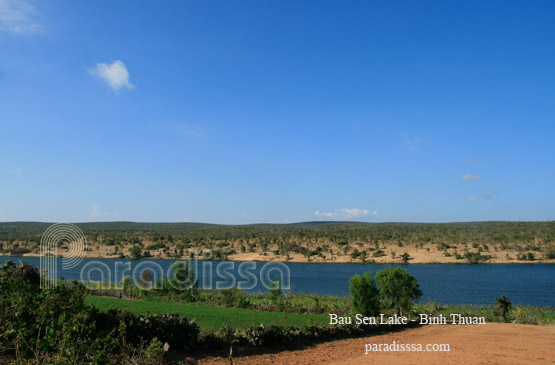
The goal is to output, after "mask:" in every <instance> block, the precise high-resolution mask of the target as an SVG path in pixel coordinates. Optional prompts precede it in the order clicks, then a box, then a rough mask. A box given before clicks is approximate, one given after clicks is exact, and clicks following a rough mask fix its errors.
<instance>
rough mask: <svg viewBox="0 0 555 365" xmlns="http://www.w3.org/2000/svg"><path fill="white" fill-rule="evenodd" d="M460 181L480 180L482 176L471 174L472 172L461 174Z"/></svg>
mask: <svg viewBox="0 0 555 365" xmlns="http://www.w3.org/2000/svg"><path fill="white" fill-rule="evenodd" d="M461 180H462V181H476V180H482V177H481V176H480V175H472V174H466V175H463V176H462V177H461Z"/></svg>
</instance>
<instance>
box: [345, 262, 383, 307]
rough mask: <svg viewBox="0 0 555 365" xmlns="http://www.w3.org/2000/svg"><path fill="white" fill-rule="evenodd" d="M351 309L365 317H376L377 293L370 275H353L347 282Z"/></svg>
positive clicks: (367, 273)
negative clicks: (351, 304)
mask: <svg viewBox="0 0 555 365" xmlns="http://www.w3.org/2000/svg"><path fill="white" fill-rule="evenodd" d="M349 284H350V286H349V291H350V292H351V300H352V303H353V309H354V310H355V311H356V312H357V313H360V314H363V315H366V316H376V315H377V314H378V311H379V302H380V300H379V296H378V294H379V292H378V288H376V282H375V281H374V278H372V273H370V272H365V273H364V274H363V276H360V275H358V274H357V275H355V276H353V277H352V278H351V279H350V280H349Z"/></svg>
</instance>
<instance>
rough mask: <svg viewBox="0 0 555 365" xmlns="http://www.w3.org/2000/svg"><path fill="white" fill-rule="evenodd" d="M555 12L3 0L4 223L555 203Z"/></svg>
mask: <svg viewBox="0 0 555 365" xmlns="http://www.w3.org/2000/svg"><path fill="white" fill-rule="evenodd" d="M554 19H555V2H553V1H326V0H318V1H302V0H301V1H300V0H295V1H286V0H280V1H260V0H252V1H240V0H238V1H211V0H206V1H164V2H158V1H84V0H80V1H59V0H53V1H30V0H20V1H13V0H0V138H1V139H0V221H47V222H85V221H121V220H128V221H141V222H166V221H167V222H184V221H186V222H209V223H222V224H247V223H290V222H299V221H314V220H349V221H366V222H392V221H395V222H400V221H410V222H452V221H482V220H522V221H536V220H554V219H555V188H554V187H555V163H554V161H555V153H554V150H555V148H554V147H555V144H554V140H555V138H554V137H555V102H554V101H555V100H554V98H555V67H554V66H555V21H554Z"/></svg>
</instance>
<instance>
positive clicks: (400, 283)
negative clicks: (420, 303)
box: [376, 267, 422, 314]
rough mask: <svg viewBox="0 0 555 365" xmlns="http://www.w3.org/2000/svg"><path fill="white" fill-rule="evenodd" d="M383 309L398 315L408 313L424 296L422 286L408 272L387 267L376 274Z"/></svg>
mask: <svg viewBox="0 0 555 365" xmlns="http://www.w3.org/2000/svg"><path fill="white" fill-rule="evenodd" d="M376 282H377V283H378V288H379V290H380V291H379V293H380V294H379V297H380V304H381V308H382V309H394V310H396V311H397V313H400V314H402V312H403V311H405V312H408V311H409V310H410V308H411V306H412V303H413V301H415V300H417V299H418V298H420V297H421V296H422V291H421V290H420V285H419V284H418V282H417V281H416V279H415V278H414V276H412V275H410V274H409V273H408V272H407V270H405V269H401V268H393V267H387V268H385V269H384V270H379V271H378V272H377V273H376Z"/></svg>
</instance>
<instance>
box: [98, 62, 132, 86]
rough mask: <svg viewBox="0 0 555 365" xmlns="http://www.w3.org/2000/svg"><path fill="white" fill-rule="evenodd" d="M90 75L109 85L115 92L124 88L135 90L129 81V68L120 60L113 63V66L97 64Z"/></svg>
mask: <svg viewBox="0 0 555 365" xmlns="http://www.w3.org/2000/svg"><path fill="white" fill-rule="evenodd" d="M89 73H90V74H91V75H93V76H95V77H97V78H98V79H100V80H102V81H103V82H105V83H106V84H108V86H110V87H111V88H112V90H114V91H119V90H120V89H122V88H124V87H125V88H127V89H129V90H131V89H133V88H135V85H133V84H132V83H131V82H130V81H129V71H127V67H125V64H124V63H123V62H122V61H120V60H116V61H113V62H112V63H111V64H107V63H97V64H96V66H95V67H94V68H93V69H90V70H89Z"/></svg>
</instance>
